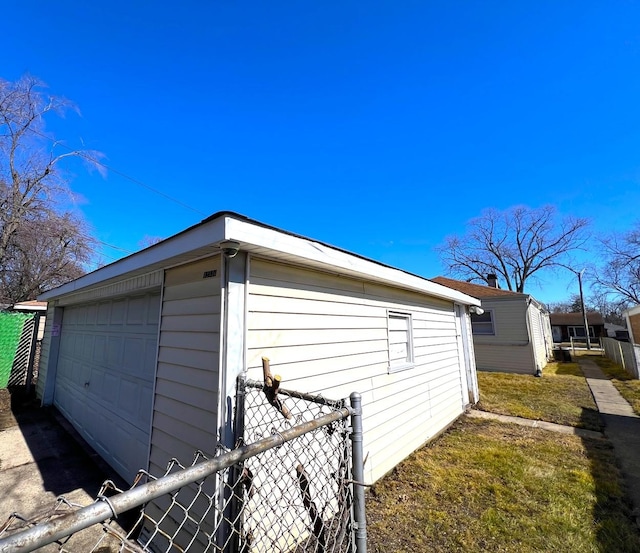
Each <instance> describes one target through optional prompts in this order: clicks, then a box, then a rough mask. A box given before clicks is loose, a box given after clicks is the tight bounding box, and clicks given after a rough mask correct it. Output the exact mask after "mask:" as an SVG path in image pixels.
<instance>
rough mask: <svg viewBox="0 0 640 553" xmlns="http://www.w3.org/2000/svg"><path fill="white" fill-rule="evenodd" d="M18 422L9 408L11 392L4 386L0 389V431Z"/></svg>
mask: <svg viewBox="0 0 640 553" xmlns="http://www.w3.org/2000/svg"><path fill="white" fill-rule="evenodd" d="M16 424H18V423H17V422H16V418H15V417H14V416H13V411H12V409H11V394H10V393H9V390H7V389H6V388H2V389H0V431H1V430H4V429H5V428H10V427H12V426H15V425H16Z"/></svg>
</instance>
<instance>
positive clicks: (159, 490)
mask: <svg viewBox="0 0 640 553" xmlns="http://www.w3.org/2000/svg"><path fill="white" fill-rule="evenodd" d="M352 413H353V409H352V408H351V407H348V406H345V407H341V408H340V409H338V410H335V411H332V412H331V413H327V414H326V415H322V416H321V417H318V418H317V419H313V420H310V421H307V422H304V423H302V424H299V425H297V426H294V427H291V428H287V429H286V430H282V431H281V432H277V433H275V434H272V435H271V436H268V437H266V438H263V439H261V440H258V441H256V442H253V443H250V444H247V445H244V446H241V447H239V448H237V449H234V450H231V451H228V452H224V453H221V454H220V455H218V456H216V457H214V458H212V459H207V460H205V461H203V462H200V463H198V464H195V465H193V466H190V467H187V468H185V469H183V470H180V471H179V472H175V473H172V474H169V475H167V476H163V477H161V478H158V479H156V480H152V481H151V482H147V483H145V484H141V485H139V486H136V487H133V488H131V489H130V490H127V491H125V492H122V493H120V494H118V495H114V496H112V497H109V498H108V499H107V498H106V497H100V498H99V500H98V501H96V502H95V503H93V504H91V505H89V506H87V507H83V508H82V509H80V510H78V511H75V512H72V513H69V514H68V515H64V516H62V517H61V518H57V519H55V520H51V521H49V522H46V523H44V524H39V525H36V526H33V527H31V528H28V529H25V530H22V531H19V532H16V533H15V534H12V535H10V536H7V537H5V538H0V552H2V553H9V552H11V553H13V552H15V553H18V552H20V553H27V552H29V551H34V550H36V549H38V548H39V547H42V546H44V545H46V544H49V543H52V542H54V541H56V540H60V539H62V538H65V537H67V536H70V535H71V534H74V533H76V532H78V531H80V530H82V529H84V528H87V527H89V526H91V525H93V524H98V523H101V522H104V521H107V520H109V519H111V518H114V517H116V516H117V515H119V514H121V513H124V512H126V511H128V510H130V509H133V508H135V507H138V506H140V505H142V504H144V503H147V502H149V501H151V500H153V499H156V498H158V497H161V496H163V495H165V494H168V493H171V492H172V491H175V490H176V489H178V488H181V487H183V486H186V485H188V484H191V483H194V482H198V481H200V480H203V479H204V478H206V477H207V476H210V475H212V474H214V473H215V472H218V471H220V470H223V469H225V468H228V467H230V466H232V465H235V464H236V463H239V462H241V461H244V460H246V459H248V458H249V457H252V456H254V455H257V454H258V453H261V452H263V451H266V450H268V449H272V448H274V447H278V446H281V445H282V444H284V443H285V442H289V441H291V440H294V439H295V438H298V437H299V436H301V435H303V434H306V433H307V432H311V431H313V430H316V429H318V428H321V427H323V426H328V425H330V424H332V423H334V422H336V421H339V420H344V419H346V418H348V417H349V416H350V415H351V414H352Z"/></svg>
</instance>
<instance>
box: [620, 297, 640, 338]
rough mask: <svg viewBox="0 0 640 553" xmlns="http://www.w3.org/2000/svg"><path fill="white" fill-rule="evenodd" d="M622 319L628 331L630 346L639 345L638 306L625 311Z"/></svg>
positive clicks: (639, 324) (639, 313)
mask: <svg viewBox="0 0 640 553" xmlns="http://www.w3.org/2000/svg"><path fill="white" fill-rule="evenodd" d="M624 318H625V319H626V321H627V329H628V330H629V341H630V342H631V343H632V344H640V305H637V306H636V307H632V308H631V309H627V311H625V313H624Z"/></svg>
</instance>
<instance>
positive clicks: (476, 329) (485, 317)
mask: <svg viewBox="0 0 640 553" xmlns="http://www.w3.org/2000/svg"><path fill="white" fill-rule="evenodd" d="M471 331H472V332H473V334H484V335H493V334H495V330H494V328H493V311H489V310H487V311H485V312H484V313H483V314H482V315H475V314H473V313H472V314H471Z"/></svg>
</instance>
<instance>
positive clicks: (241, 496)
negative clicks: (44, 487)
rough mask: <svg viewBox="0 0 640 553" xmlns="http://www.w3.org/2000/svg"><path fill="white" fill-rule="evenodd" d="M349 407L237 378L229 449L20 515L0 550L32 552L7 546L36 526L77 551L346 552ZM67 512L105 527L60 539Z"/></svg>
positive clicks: (2, 530)
mask: <svg viewBox="0 0 640 553" xmlns="http://www.w3.org/2000/svg"><path fill="white" fill-rule="evenodd" d="M348 415H349V409H347V408H345V406H344V403H343V402H334V401H328V400H326V399H324V398H322V397H318V396H315V397H313V396H309V395H306V394H301V393H297V392H291V391H286V390H279V391H278V394H277V395H276V396H273V395H269V393H267V392H265V388H264V387H263V384H262V383H259V382H251V381H249V382H244V381H240V382H239V384H238V394H237V405H236V412H235V437H236V444H235V447H234V448H233V449H232V450H225V449H224V448H219V451H218V454H217V455H216V456H215V457H214V458H212V459H208V458H207V457H205V456H204V455H203V454H202V453H200V452H196V453H195V455H194V458H193V460H192V462H191V463H190V464H188V465H184V464H182V463H180V462H179V461H178V460H176V459H173V460H172V461H171V462H170V463H169V465H168V467H167V470H166V472H165V474H163V475H162V476H160V477H156V476H154V475H151V474H148V473H146V472H145V471H140V472H139V474H138V477H137V478H136V480H135V482H134V483H133V486H132V487H131V489H130V490H127V491H124V490H121V489H117V488H116V487H115V485H114V484H113V483H112V482H110V481H107V482H105V484H104V485H103V487H102V489H101V490H100V491H99V493H98V496H97V500H96V502H95V503H94V504H93V505H91V506H89V507H85V508H82V509H81V508H80V506H78V505H72V504H69V503H67V502H66V501H65V500H64V498H59V499H58V501H57V502H56V505H55V507H54V508H52V509H49V510H48V511H47V512H45V513H41V514H40V515H39V516H38V517H35V518H33V519H31V520H25V519H23V518H22V517H20V516H18V515H15V514H14V515H12V517H10V519H9V520H8V521H7V522H6V523H5V524H4V525H2V526H0V551H31V550H34V549H35V548H34V547H32V548H29V547H16V548H13V549H12V548H10V547H9V548H4V547H3V544H5V541H4V538H7V539H15V538H16V537H17V536H19V534H20V531H21V530H23V529H24V528H28V527H31V529H32V530H35V531H37V532H36V533H37V534H38V536H37V538H33V539H31V538H30V539H29V540H27V541H28V543H29V544H31V545H33V544H36V543H37V544H39V545H42V544H44V543H53V545H52V546H50V547H53V549H48V550H57V551H64V552H74V553H75V552H79V551H96V552H100V553H106V552H110V551H121V552H125V551H136V552H152V553H159V552H166V553H169V552H171V553H173V552H191V553H194V552H220V553H222V552H224V553H249V552H255V553H263V552H264V553H266V552H291V553H350V552H352V551H355V545H354V544H355V542H354V528H355V527H356V526H357V525H356V524H354V521H353V491H352V490H353V488H352V485H353V477H352V475H351V470H350V468H351V459H352V457H351V453H352V452H351V441H350V439H349V425H348ZM125 511H127V512H128V514H129V516H131V515H132V513H133V518H134V519H135V522H134V523H132V524H129V525H125V524H123V526H122V527H121V526H120V524H122V523H123V520H124V519H123V517H122V516H119V517H116V516H115V515H120V514H121V513H123V512H125ZM69 513H73V514H75V515H76V516H75V518H76V519H81V520H84V523H82V522H81V523H80V526H81V527H82V528H85V527H88V526H93V529H94V530H95V529H96V528H99V530H100V532H99V533H98V534H95V532H94V536H93V537H89V538H88V540H89V542H87V538H85V539H84V541H82V540H80V541H76V542H74V539H73V538H74V537H75V536H72V537H71V538H68V537H64V538H62V539H60V538H59V537H57V534H56V531H58V533H59V531H60V528H63V529H64V527H65V525H66V526H67V529H68V528H69V527H70V526H71V523H70V522H69V520H70V519H69V516H68V515H69ZM89 521H92V522H90V523H89ZM47 523H49V526H47ZM96 523H97V524H96ZM119 523H120V524H119ZM123 527H125V528H127V530H126V531H125V530H123ZM74 528H75V530H74V531H77V530H78V529H79V528H80V527H79V526H75V527H74ZM96 536H97V537H96ZM56 539H57V540H58V541H55V540H56ZM34 540H37V541H34ZM7 543H8V542H7ZM13 543H14V544H15V543H18V541H14V542H13ZM74 543H75V544H76V545H74ZM77 544H80V545H77ZM39 545H38V546H39Z"/></svg>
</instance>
